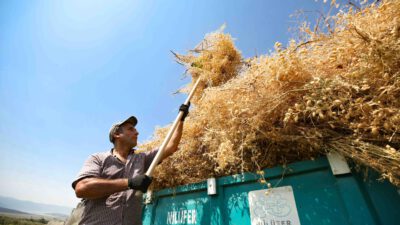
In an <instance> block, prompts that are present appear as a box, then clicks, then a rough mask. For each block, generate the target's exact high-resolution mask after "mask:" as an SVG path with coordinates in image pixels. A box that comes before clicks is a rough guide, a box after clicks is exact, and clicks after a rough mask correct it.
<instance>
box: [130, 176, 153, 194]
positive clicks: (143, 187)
mask: <svg viewBox="0 0 400 225" xmlns="http://www.w3.org/2000/svg"><path fill="white" fill-rule="evenodd" d="M151 180H152V179H151V177H148V176H146V175H138V176H135V177H133V178H129V179H128V187H129V188H130V189H135V190H138V191H141V192H142V193H146V191H147V188H149V186H150V184H151Z"/></svg>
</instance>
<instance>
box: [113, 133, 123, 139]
mask: <svg viewBox="0 0 400 225" xmlns="http://www.w3.org/2000/svg"><path fill="white" fill-rule="evenodd" d="M121 134H122V133H115V134H113V137H114V140H116V139H117V138H120V137H121Z"/></svg>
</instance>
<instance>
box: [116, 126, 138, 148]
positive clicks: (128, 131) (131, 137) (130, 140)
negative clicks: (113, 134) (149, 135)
mask: <svg viewBox="0 0 400 225" xmlns="http://www.w3.org/2000/svg"><path fill="white" fill-rule="evenodd" d="M138 136H139V132H138V131H137V130H136V128H135V127H134V126H133V125H132V124H130V123H125V124H123V125H121V133H120V134H118V137H119V140H120V141H122V142H123V143H126V144H129V145H131V146H132V148H133V147H135V146H136V145H137V138H138Z"/></svg>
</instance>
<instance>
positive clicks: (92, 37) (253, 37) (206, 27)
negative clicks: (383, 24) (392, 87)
mask: <svg viewBox="0 0 400 225" xmlns="http://www.w3.org/2000/svg"><path fill="white" fill-rule="evenodd" d="M326 7H327V6H326V5H323V4H322V3H321V2H315V1H313V0H282V1H267V0H264V1H261V0H260V1H244V0H243V1H239V0H237V1H232V0H224V1H222V0H221V1H183V0H181V1H178V0H176V1H168V2H167V1H149V0H139V1H122V0H113V1H103V0H96V1H94V0H84V1H82V0H65V1H64V0H60V1H50V0H48V1H28V0H26V1H22V0H16V1H11V0H10V1H1V2H0V30H1V33H0V103H1V110H0V154H1V158H0V179H1V186H0V195H3V196H9V197H15V198H18V199H23V200H31V201H36V202H42V203H50V204H57V205H65V206H71V207H73V206H74V205H75V204H76V203H77V202H78V199H77V198H76V197H75V195H74V193H73V190H72V188H71V182H72V181H73V179H74V177H75V176H76V174H77V173H78V171H79V170H80V168H81V166H82V163H83V162H84V160H85V159H86V158H87V157H88V156H89V155H90V154H92V153H94V152H99V151H105V150H108V149H110V148H111V145H110V143H109V142H108V138H107V137H108V130H109V128H110V126H111V124H112V123H114V122H116V121H119V120H122V119H125V118H126V117H128V116H130V115H136V116H137V117H138V118H139V124H138V126H137V127H138V130H139V133H140V136H139V141H144V140H147V139H149V138H150V137H151V134H152V133H153V131H154V128H155V127H156V126H164V125H166V124H168V123H170V122H172V121H173V120H174V118H175V116H176V114H177V110H178V107H179V105H180V104H181V103H182V102H183V101H184V99H185V96H184V95H172V93H173V92H175V91H176V90H177V89H179V88H180V87H182V86H183V85H184V84H186V83H188V82H190V80H189V79H184V80H182V74H183V72H184V68H183V67H182V66H180V65H178V64H177V63H175V62H174V58H173V56H172V54H171V53H170V50H173V51H176V52H178V53H185V52H186V51H187V50H189V49H192V48H193V47H194V46H195V45H196V44H197V43H198V42H200V41H201V40H202V38H203V37H204V35H205V34H206V33H209V32H211V31H214V30H216V29H218V28H219V27H220V26H221V25H222V24H224V23H226V24H227V28H226V30H225V31H226V32H228V33H230V34H231V35H232V36H233V37H234V38H236V39H237V40H236V46H237V47H238V49H240V50H241V52H242V54H243V56H244V57H250V56H254V55H255V54H265V53H267V52H268V50H270V49H273V45H274V43H275V42H276V41H280V42H283V43H284V44H285V43H287V42H288V40H289V38H290V37H291V36H292V35H291V33H290V32H289V31H288V28H290V27H296V23H295V22H294V19H293V18H290V17H289V15H291V14H293V13H294V12H295V11H296V10H299V9H304V10H309V11H313V10H316V9H318V10H321V11H326V9H323V8H326ZM308 15H309V16H310V17H315V16H316V14H315V13H314V14H308Z"/></svg>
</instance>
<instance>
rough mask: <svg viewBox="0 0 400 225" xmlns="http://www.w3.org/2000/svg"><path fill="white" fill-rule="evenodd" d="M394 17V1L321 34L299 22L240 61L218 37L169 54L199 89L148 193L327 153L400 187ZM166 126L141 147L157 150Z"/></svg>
mask: <svg viewBox="0 0 400 225" xmlns="http://www.w3.org/2000/svg"><path fill="white" fill-rule="evenodd" d="M399 15H400V1H398V0H387V1H382V2H380V3H379V4H377V5H374V4H373V5H368V6H367V5H363V7H362V8H353V7H350V6H348V7H346V8H345V9H344V11H341V12H340V13H339V14H337V15H335V16H334V17H330V19H331V21H330V23H329V24H330V25H329V26H328V27H327V29H326V31H325V32H322V31H320V30H321V29H320V28H318V27H316V28H315V29H313V30H311V29H310V28H309V27H307V26H306V25H304V26H303V27H302V28H301V30H302V33H301V35H300V37H299V40H298V41H294V40H292V41H290V43H289V45H288V46H287V48H283V47H281V44H279V43H277V44H276V46H275V52H274V53H272V54H269V55H263V56H259V57H254V58H250V59H242V57H241V55H240V52H239V51H238V50H237V49H236V48H235V46H234V44H233V41H232V38H231V37H230V36H229V35H228V34H223V33H222V32H214V33H211V34H208V35H206V37H205V39H204V40H203V41H202V42H201V43H200V44H199V45H198V46H197V47H196V48H195V49H194V50H193V51H190V52H189V53H188V54H187V55H178V54H177V55H176V57H177V60H178V62H180V63H181V64H183V65H185V66H186V68H187V72H188V73H189V74H190V75H191V76H192V78H193V79H192V80H193V82H194V81H195V80H196V79H197V78H198V77H201V78H202V80H203V82H202V88H200V89H199V90H198V91H197V92H196V94H195V97H194V100H192V106H194V107H192V108H191V112H190V114H189V117H188V118H187V120H186V122H185V128H184V134H183V138H182V142H181V145H180V151H178V152H176V153H175V154H174V155H173V156H171V157H170V158H168V159H167V160H165V161H164V162H163V163H162V164H160V165H159V166H158V167H157V169H156V172H155V174H154V177H155V182H154V188H156V189H159V188H164V187H172V186H177V185H181V184H187V183H193V182H199V181H202V180H204V179H206V178H209V177H212V176H217V177H218V176H224V175H230V174H235V173H242V172H246V171H253V172H254V171H259V170H261V169H262V168H266V167H273V166H276V165H282V164H286V163H290V162H294V161H300V160H306V159H312V158H315V157H318V156H320V155H323V154H326V153H327V152H329V151H332V150H334V151H337V152H339V153H341V154H343V155H344V156H345V157H347V158H349V159H352V160H353V161H355V162H356V163H357V164H359V165H366V166H368V167H369V168H372V169H374V170H376V171H378V172H379V173H380V174H381V176H382V178H384V179H388V180H389V181H390V182H391V183H393V184H395V185H396V186H400V152H399V149H400V100H399V99H400V16H399ZM325 21H328V20H325ZM328 22H329V21H328ZM328 22H327V23H328ZM332 22H333V23H332ZM327 23H325V24H323V25H326V24H327ZM319 27H321V24H320V25H319ZM191 85H193V83H191V84H189V85H188V87H187V89H190V87H191ZM168 128H169V127H164V128H160V129H158V130H156V132H155V135H154V139H153V140H152V141H150V142H148V143H145V144H144V145H143V146H142V147H143V148H148V149H150V148H155V147H157V146H159V145H160V144H161V142H162V140H163V138H164V136H165V135H166V133H167V130H168Z"/></svg>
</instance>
